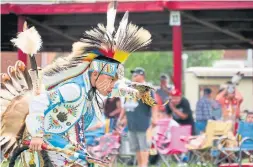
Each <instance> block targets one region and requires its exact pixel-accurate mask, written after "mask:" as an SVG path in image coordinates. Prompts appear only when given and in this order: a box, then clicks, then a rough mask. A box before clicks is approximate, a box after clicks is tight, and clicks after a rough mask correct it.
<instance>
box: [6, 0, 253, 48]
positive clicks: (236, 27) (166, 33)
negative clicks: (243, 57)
mask: <svg viewBox="0 0 253 167" xmlns="http://www.w3.org/2000/svg"><path fill="white" fill-rule="evenodd" d="M197 3H198V4H197ZM211 5H213V6H211ZM1 9H2V16H1V17H2V21H1V23H2V26H1V29H2V30H1V31H2V41H1V45H2V47H1V50H2V51H14V50H16V48H14V47H13V46H12V45H11V43H10V39H11V38H12V37H15V36H16V33H17V22H18V19H17V15H22V16H24V17H25V18H26V20H27V21H28V24H29V25H30V26H31V25H34V26H35V27H36V28H37V29H38V31H39V33H40V34H41V36H42V39H43V51H70V50H71V46H72V43H73V42H74V41H77V40H79V39H80V38H81V37H82V33H83V32H84V31H85V30H88V29H90V28H91V27H94V26H96V25H97V23H105V22H106V15H105V12H106V9H107V3H101V2H100V3H98V2H97V3H87V4H83V3H82V4H80V3H72V4H54V5H36V4H35V5H20V4H3V5H1ZM252 9H253V2H246V1H245V2H244V1H241V2H240V3H239V2H230V3H226V2H224V1H223V3H220V2H215V3H214V2H199V1H195V2H194V1H190V2H188V1H186V2H178V1H168V2H162V1H153V2H150V1H149V2H148V1H141V2H120V3H119V6H118V11H119V14H118V15H117V21H119V20H120V19H121V18H122V16H123V12H124V11H126V10H129V11H130V16H129V17H130V18H129V20H130V21H132V22H133V23H135V24H137V25H139V26H143V27H145V28H146V29H148V30H150V32H151V34H152V35H153V43H152V44H151V46H150V47H149V48H147V49H148V50H150V51H162V50H171V49H172V27H170V26H169V11H170V10H181V11H182V12H181V14H182V29H183V49H184V50H207V49H246V48H252V45H253V10H252Z"/></svg>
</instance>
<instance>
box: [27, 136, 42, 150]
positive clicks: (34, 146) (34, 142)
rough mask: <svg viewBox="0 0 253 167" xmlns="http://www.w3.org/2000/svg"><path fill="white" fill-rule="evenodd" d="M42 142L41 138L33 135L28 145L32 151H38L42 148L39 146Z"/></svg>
mask: <svg viewBox="0 0 253 167" xmlns="http://www.w3.org/2000/svg"><path fill="white" fill-rule="evenodd" d="M43 143H44V141H43V138H41V137H33V138H32V140H31V143H30V146H29V147H30V149H31V150H33V151H40V150H41V149H42V148H41V146H42V144H43Z"/></svg>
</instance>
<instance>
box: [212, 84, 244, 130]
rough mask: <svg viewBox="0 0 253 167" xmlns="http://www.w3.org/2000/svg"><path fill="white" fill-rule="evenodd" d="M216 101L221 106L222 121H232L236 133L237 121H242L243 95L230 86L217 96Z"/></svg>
mask: <svg viewBox="0 0 253 167" xmlns="http://www.w3.org/2000/svg"><path fill="white" fill-rule="evenodd" d="M216 100H217V101H219V103H220V104H221V108H222V119H223V120H225V121H226V120H231V121H232V122H233V130H234V133H236V131H237V126H238V122H237V120H238V119H240V107H241V104H242V102H243V98H242V95H241V94H240V92H239V91H238V90H237V89H236V88H235V87H234V86H233V85H228V86H227V88H225V89H224V90H223V91H221V92H220V93H219V94H218V95H217V96H216Z"/></svg>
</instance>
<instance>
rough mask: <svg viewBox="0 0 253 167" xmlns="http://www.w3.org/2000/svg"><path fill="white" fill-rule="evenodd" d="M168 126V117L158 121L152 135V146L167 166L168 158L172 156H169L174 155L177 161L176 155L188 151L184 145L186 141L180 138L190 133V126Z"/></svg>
mask: <svg viewBox="0 0 253 167" xmlns="http://www.w3.org/2000/svg"><path fill="white" fill-rule="evenodd" d="M168 128H169V119H168V120H162V121H159V122H158V123H157V127H156V134H155V135H154V137H153V146H154V147H155V148H156V150H157V151H158V154H159V155H160V157H161V159H162V162H163V163H164V164H165V165H166V166H167V167H168V166H170V165H169V163H168V158H172V157H171V156H174V158H175V159H176V161H178V162H179V163H180V162H181V159H180V158H179V157H178V155H179V154H182V153H186V152H187V151H188V150H187V149H186V147H185V144H186V143H185V141H184V140H182V138H185V137H189V136H190V135H191V126H179V127H176V126H173V127H171V129H168ZM168 133H170V134H168ZM160 165H161V164H160Z"/></svg>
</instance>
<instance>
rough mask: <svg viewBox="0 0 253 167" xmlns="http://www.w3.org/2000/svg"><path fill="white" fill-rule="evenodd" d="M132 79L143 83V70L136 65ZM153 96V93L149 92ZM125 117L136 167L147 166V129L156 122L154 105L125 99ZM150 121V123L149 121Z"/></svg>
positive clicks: (148, 147)
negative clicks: (134, 154)
mask: <svg viewBox="0 0 253 167" xmlns="http://www.w3.org/2000/svg"><path fill="white" fill-rule="evenodd" d="M131 73H132V81H133V82H138V83H143V84H145V83H146V81H145V70H144V69H143V68H140V67H137V68H135V69H134V70H131ZM151 96H152V97H153V98H154V93H151ZM124 109H125V114H126V117H127V127H128V135H129V141H130V149H131V151H133V152H135V153H136V156H137V163H138V167H147V166H148V159H149V150H150V147H151V145H150V144H151V143H149V142H148V139H147V130H148V129H149V127H150V125H151V124H152V125H154V124H155V122H156V119H157V118H156V117H157V115H156V114H157V112H156V110H157V109H156V107H150V106H149V105H147V104H145V103H143V101H142V100H138V101H134V100H129V99H127V100H126V101H125V104H124ZM151 122H152V123H151Z"/></svg>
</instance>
